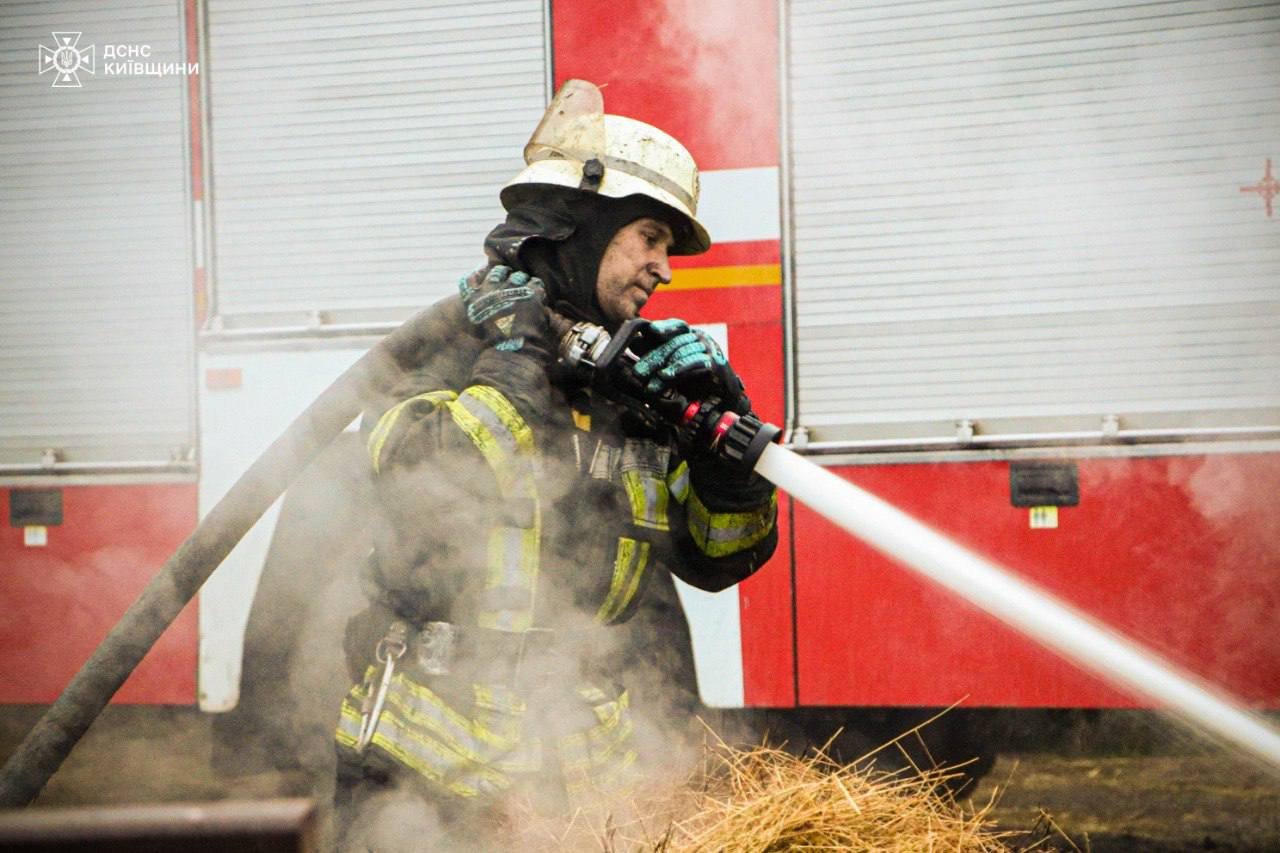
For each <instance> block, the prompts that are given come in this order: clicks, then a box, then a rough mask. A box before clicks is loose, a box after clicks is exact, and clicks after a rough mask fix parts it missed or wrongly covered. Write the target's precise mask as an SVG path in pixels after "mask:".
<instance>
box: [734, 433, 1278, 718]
mask: <svg viewBox="0 0 1280 853" xmlns="http://www.w3.org/2000/svg"><path fill="white" fill-rule="evenodd" d="M839 473H840V474H841V475H842V476H844V477H847V478H848V479H849V480H851V481H853V482H855V483H857V484H858V485H860V486H862V487H864V488H866V489H868V490H869V491H871V492H873V493H875V494H877V495H879V496H880V497H882V498H884V499H886V500H888V501H890V502H891V503H893V504H894V505H895V506H898V507H899V508H901V509H903V510H905V511H906V512H908V513H910V514H912V515H914V516H916V517H917V518H919V519H921V520H922V521H925V522H927V523H928V524H930V525H933V526H935V527H937V528H938V529H939V530H941V531H942V532H944V533H947V534H949V535H951V536H953V537H955V538H956V539H957V540H959V541H960V542H962V543H963V544H965V545H967V546H969V547H970V548H972V549H974V550H975V551H977V552H979V553H981V554H984V555H986V556H989V557H991V558H993V559H995V560H996V561H998V562H1000V563H1003V564H1004V565H1006V566H1008V567H1010V568H1012V569H1014V570H1015V571H1017V572H1018V573H1019V574H1021V575H1023V576H1025V577H1027V578H1029V579H1031V580H1033V581H1035V582H1037V583H1039V584H1040V585H1042V586H1043V587H1045V588H1047V589H1049V590H1051V591H1052V592H1054V593H1056V594H1057V595H1059V596H1060V597H1061V598H1063V599H1064V600H1066V601H1068V602H1070V603H1072V604H1075V605H1077V606H1079V607H1081V608H1083V609H1084V610H1086V611H1088V612H1089V613H1091V614H1093V615H1094V616H1096V617H1097V618H1099V619H1100V620H1102V621H1104V622H1106V623H1108V624H1110V625H1112V626H1114V627H1115V628H1117V629H1119V630H1121V631H1122V632H1124V633H1127V634H1128V635H1130V636H1132V637H1134V638H1136V639H1138V640H1140V641H1142V642H1143V643H1146V644H1148V645H1150V646H1151V647H1153V648H1156V649H1158V650H1159V651H1161V652H1162V653H1163V654H1164V655H1166V656H1167V657H1169V658H1171V659H1173V660H1175V661H1176V662H1178V663H1180V664H1181V665H1183V666H1184V667H1186V668H1188V669H1190V670H1191V671H1192V672H1194V673H1196V674H1199V675H1201V676H1203V677H1204V678H1206V679H1208V680H1209V681H1211V682H1213V683H1215V684H1219V685H1221V686H1223V687H1225V688H1226V689H1228V690H1229V691H1231V692H1233V693H1235V694H1237V695H1239V696H1241V697H1243V698H1245V699H1247V700H1249V701H1251V702H1252V703H1254V704H1257V705H1261V706H1268V707H1276V706H1280V656H1278V655H1277V654H1276V643H1275V638H1276V636H1277V635H1280V515H1277V513H1276V509H1277V506H1278V505H1277V495H1280V455H1261V454H1247V455H1246V454H1239V455H1214V456H1186V457H1180V456H1173V457H1162V458H1137V459H1088V460H1080V462H1079V473H1080V505H1079V506H1077V507H1068V508H1062V509H1061V510H1060V516H1059V524H1060V526H1059V527H1058V528H1057V529H1035V530H1033V529H1030V527H1029V525H1028V510H1026V509H1018V508H1015V507H1013V506H1011V505H1010V501H1009V466H1008V464H1007V463H1003V462H976V463H940V464H912V465H878V466H867V467H850V468H843V469H839ZM795 525H796V526H795V534H796V538H795V548H796V565H797V569H796V617H797V623H798V626H799V629H798V634H799V637H798V641H797V642H798V647H799V649H798V660H799V698H800V702H801V704H814V705H939V704H946V703H950V702H954V701H958V700H961V699H964V700H966V704H969V705H1006V706H1027V707H1033V706H1100V707H1108V706H1111V707H1123V706H1127V705H1132V704H1134V703H1133V700H1131V699H1129V698H1128V697H1125V696H1122V695H1120V694H1118V693H1117V692H1116V691H1114V690H1112V689H1110V688H1109V687H1107V686H1105V685H1103V684H1102V683H1100V682H1099V681H1098V680H1097V679H1095V678H1093V677H1091V676H1089V675H1086V674H1084V673H1082V672H1080V671H1079V670H1078V669H1076V668H1075V667H1074V666H1073V665H1071V664H1068V663H1066V662H1064V661H1063V660H1061V659H1060V658H1058V657H1057V656H1056V655H1054V654H1052V653H1050V652H1048V651H1044V650H1042V649H1041V648H1039V647H1038V646H1035V645H1034V644H1033V643H1032V642H1031V641H1029V640H1025V639H1023V638H1022V637H1021V636H1019V635H1017V634H1016V633H1014V632H1013V631H1012V630H1010V629H1007V628H1005V627H1003V626H1002V625H1000V624H998V623H997V622H996V621H995V620H994V619H992V618H991V617H988V616H986V615H985V614H982V613H980V612H979V611H977V610H976V609H974V608H973V607H971V606H969V605H968V604H965V603H963V602H960V601H959V600H957V599H955V598H954V597H953V596H951V595H950V594H949V593H947V592H945V591H943V590H941V589H939V588H936V587H934V586H932V585H931V584H929V583H928V582H927V581H924V580H921V579H918V578H917V577H916V576H915V575H914V574H911V573H909V572H908V571H906V570H904V569H902V568H901V567H899V566H898V565H897V564H895V563H893V562H891V561H890V560H888V559H887V558H884V557H882V556H880V555H879V554H877V553H875V552H873V551H871V549H870V548H869V547H867V546H865V545H863V544H862V543H860V542H857V541H855V540H854V539H852V538H851V537H849V536H848V535H847V534H845V533H843V532H841V531H838V530H836V529H834V528H833V527H832V526H831V525H830V524H828V523H827V522H825V521H824V520H822V519H820V518H819V517H818V516H817V515H816V514H815V513H813V512H812V511H810V510H808V509H805V508H798V509H797V513H796V521H795ZM744 631H745V629H744Z"/></svg>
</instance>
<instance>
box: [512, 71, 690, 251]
mask: <svg viewBox="0 0 1280 853" xmlns="http://www.w3.org/2000/svg"><path fill="white" fill-rule="evenodd" d="M524 161H525V163H527V164H528V165H527V166H526V167H525V168H524V170H523V171H522V172H520V174H518V175H516V176H515V178H514V179H513V180H512V181H511V182H510V183H508V184H507V185H506V186H504V187H503V188H502V193H501V198H502V204H503V206H504V207H506V208H508V209H510V208H511V207H512V205H514V204H517V203H519V200H520V198H521V196H522V195H523V194H522V193H521V191H520V190H521V188H522V187H525V186H530V185H536V184H550V185H552V186H559V187H572V188H575V189H582V190H588V191H594V192H598V193H600V194H601V195H604V196H609V197H611V198H626V197H627V196H634V195H643V196H648V197H649V198H651V199H655V200H656V201H659V202H661V203H662V204H664V205H666V206H667V207H669V208H671V209H672V210H673V211H675V212H676V213H677V214H679V215H680V218H681V219H683V220H686V221H687V223H688V226H689V227H688V228H687V229H682V230H683V231H684V232H685V233H683V234H677V235H676V242H675V244H674V245H673V246H672V247H671V254H673V255H696V254H698V253H700V252H705V251H706V250H707V249H709V248H710V247H711V237H710V236H709V235H708V234H707V229H706V228H705V227H703V225H702V223H701V222H699V221H698V216H697V213H698V165H697V164H696V163H694V162H693V156H692V155H691V154H690V153H689V151H688V149H686V148H685V147H684V146H683V145H681V144H680V143H679V142H677V141H676V139H675V138H674V137H672V136H671V135H669V134H667V133H664V132H663V131H661V130H659V129H658V128H656V127H654V126H653V125H651V124H645V123H644V122H642V121H636V120H635V119H632V118H627V117H625V116H615V115H606V114H605V112H604V97H603V96H602V95H601V94H600V89H599V88H597V87H596V86H595V85H594V84H592V83H588V82H587V81H585V80H569V81H567V82H566V83H565V84H564V85H563V86H561V87H560V91H559V92H557V93H556V96H555V97H554V98H552V99H551V105H550V106H548V107H547V111H546V113H545V114H544V115H543V116H542V121H540V122H538V127H537V128H536V129H535V130H534V131H533V136H532V137H530V138H529V144H528V145H526V146H525V147H524ZM530 188H532V186H530Z"/></svg>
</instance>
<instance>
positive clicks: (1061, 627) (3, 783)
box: [0, 312, 1280, 806]
mask: <svg viewBox="0 0 1280 853" xmlns="http://www.w3.org/2000/svg"><path fill="white" fill-rule="evenodd" d="M426 316H427V315H426V313H425V312H424V313H423V314H419V315H417V316H416V317H414V318H412V319H411V320H409V321H408V322H406V323H405V324H404V325H403V326H401V327H400V328H399V329H397V330H396V331H394V332H392V333H391V334H390V335H388V336H387V337H386V338H384V339H383V340H382V341H380V342H379V343H378V344H376V345H375V346H374V347H373V348H372V349H371V350H370V351H369V352H368V353H366V354H365V355H364V356H363V357H362V358H361V359H360V360H359V361H357V362H356V363H355V364H354V365H352V366H351V367H350V368H349V369H348V370H347V371H346V372H345V373H343V374H342V375H341V376H340V377H339V378H338V379H337V380H336V381H335V382H334V383H333V384H332V385H331V386H329V388H327V389H326V390H325V391H324V392H323V393H322V394H321V395H320V396H319V397H317V398H316V400H315V401H314V402H312V403H311V405H310V406H308V407H307V409H306V410H305V411H303V413H302V414H301V415H299V416H298V417H297V418H296V419H295V420H294V421H293V423H291V424H290V425H289V427H288V429H286V430H285V432H284V433H283V434H282V435H281V436H280V437H279V438H278V439H276V441H275V442H274V443H272V445H271V446H270V447H269V448H268V449H267V451H266V452H265V453H263V455H262V456H260V457H259V458H258V459H257V460H256V461H255V462H254V463H253V465H251V466H250V467H249V469H248V470H247V471H246V472H245V473H244V474H243V475H242V476H241V477H240V479H239V480H237V481H236V483H235V485H233V486H232V487H231V489H230V490H229V491H228V492H227V494H226V495H225V496H224V497H223V498H222V500H220V501H219V502H218V503H217V504H216V505H215V506H214V507H213V509H212V510H211V511H210V512H209V514H208V515H207V516H206V517H205V518H204V519H203V520H202V521H201V523H200V524H199V525H198V526H197V527H196V530H195V531H194V532H193V533H192V534H191V536H190V537H189V538H188V539H187V540H186V542H184V543H183V544H182V546H181V547H180V548H179V549H178V550H177V552H175V553H174V555H173V556H172V557H170V559H169V560H168V562H166V563H165V565H164V567H163V568H162V569H161V570H160V571H159V572H158V573H157V575H156V576H155V578H153V579H152V581H151V582H150V583H149V584H148V585H147V587H146V589H145V590H144V591H143V593H142V595H141V596H139V598H138V600H137V601H136V602H134V604H133V605H132V606H131V607H130V608H129V610H128V611H127V612H126V613H125V615H124V617H122V618H121V620H120V622H119V623H117V624H116V626H115V627H114V628H112V630H111V631H110V633H109V634H108V635H107V637H106V639H104V640H103V642H102V644H101V645H99V647H98V648H97V649H96V650H95V651H94V653H93V654H92V655H91V656H90V658H89V660H88V661H87V662H86V663H85V664H84V665H83V666H82V667H81V669H80V671H79V672H78V673H77V674H76V675H75V677H74V678H73V679H72V681H71V683H70V684H69V685H68V686H67V688H66V689H65V690H64V691H63V692H62V694H61V695H60V696H59V697H58V698H57V699H56V700H55V701H54V703H53V704H52V705H51V706H50V707H49V709H48V710H47V711H46V712H45V714H44V715H43V716H42V717H41V719H40V720H39V722H37V724H36V726H35V728H34V729H32V731H31V732H30V733H29V734H28V735H27V736H26V738H24V739H23V741H22V743H21V744H20V745H19V747H18V749H17V751H16V752H15V753H14V754H13V755H12V756H11V757H10V758H9V760H8V761H7V762H6V763H5V765H4V767H3V768H2V769H0V806H23V805H26V804H28V803H29V802H31V800H33V799H35V797H36V796H37V795H38V794H39V793H40V791H41V789H43V787H44V785H45V783H46V782H48V780H49V778H50V777H51V776H52V775H53V774H54V772H56V771H57V769H58V767H59V766H61V764H62V762H63V761H64V760H65V758H66V757H67V755H68V754H69V753H70V751H71V749H72V748H73V747H74V746H75V744H76V743H77V742H78V741H79V740H80V738H81V737H82V736H83V735H84V733H85V732H86V731H87V730H88V728H89V726H90V725H91V724H92V723H93V721H94V720H95V719H96V718H97V716H98V715H99V714H100V713H101V711H102V709H103V708H104V707H105V706H106V704H107V703H108V702H109V701H110V699H111V697H112V696H113V695H114V694H115V692H116V691H117V690H118V689H119V688H120V686H121V685H122V684H123V683H124V681H125V680H126V679H127V678H128V677H129V675H130V674H131V673H132V672H133V670H134V669H135V668H136V667H137V665H138V664H139V663H140V662H141V660H142V658H143V657H144V656H145V655H146V653H147V652H148V651H149V650H150V649H151V647H152V646H153V645H154V644H155V642H156V640H158V639H159V637H160V635H161V634H162V633H163V632H164V630H165V629H166V628H167V627H168V626H169V624H170V623H172V621H173V620H174V619H175V618H177V615H178V613H179V612H180V611H181V610H182V608H183V607H184V606H185V605H186V604H187V602H189V601H190V600H191V598H192V597H193V596H194V595H195V594H196V592H197V591H198V590H199V589H200V587H201V586H202V585H203V584H204V582H205V581H206V580H207V579H208V577H209V575H211V574H212V573H213V571H214V569H216V568H217V567H218V565H220V564H221V562H222V561H223V559H224V558H225V557H226V556H227V554H229V553H230V552H231V549H232V548H234V547H235V545H236V544H237V543H238V542H239V541H240V539H241V538H242V537H243V536H244V535H245V534H246V533H247V532H248V531H249V529H250V528H251V527H252V526H253V525H254V524H255V523H256V522H257V520H258V519H259V518H260V517H261V516H262V514H263V513H264V512H266V510H267V509H268V508H269V507H270V506H271V504H272V503H273V502H274V501H275V500H276V498H278V497H279V496H280V495H281V494H282V493H283V492H284V490H285V488H287V486H288V485H289V483H290V482H292V480H293V479H294V478H295V477H296V476H297V475H298V474H299V473H300V472H301V470H302V469H303V468H304V467H305V466H306V464H307V463H308V462H309V461H310V460H311V458H312V457H314V456H315V455H316V454H317V453H318V452H319V451H320V450H321V449H323V448H324V447H325V445H327V444H328V443H329V442H330V441H331V440H332V439H333V438H334V437H335V436H337V435H338V434H339V433H340V432H341V431H342V430H343V429H344V428H345V427H346V426H347V425H348V424H349V423H350V422H351V421H352V420H353V419H354V418H355V417H356V415H358V414H359V412H360V411H361V409H362V407H363V404H364V401H365V400H366V399H368V398H369V396H370V395H371V394H373V393H376V392H377V391H379V390H386V389H389V388H391V387H392V386H393V385H394V383H395V380H396V379H397V378H399V377H400V376H401V375H402V374H403V372H404V371H405V370H408V369H410V368H412V367H413V366H415V364H416V363H417V362H418V361H420V360H421V356H422V354H423V353H424V352H426V351H429V349H428V348H429V347H430V346H431V345H432V335H431V330H430V329H428V328H427V325H426V323H425V322H424V318H425V317H426ZM552 320H553V323H552V325H553V329H554V331H555V333H556V334H557V336H559V338H560V341H561V343H560V365H559V366H560V368H561V369H562V370H563V371H566V372H567V373H568V374H569V376H570V377H576V379H577V381H580V382H583V383H585V384H589V385H591V386H592V387H593V388H595V389H597V390H598V391H600V392H601V393H603V394H605V395H606V396H609V397H611V398H612V399H615V400H617V401H618V402H621V403H622V404H624V405H626V406H628V407H629V408H630V409H631V410H632V411H633V413H635V414H636V415H637V416H639V417H641V418H642V419H645V420H647V421H650V422H651V423H653V424H654V425H666V426H667V427H670V428H673V429H674V430H675V433H676V437H677V440H678V441H680V442H681V443H682V444H683V445H685V446H686V447H692V448H695V449H698V450H700V451H702V452H711V453H714V454H716V455H718V456H719V457H720V458H722V459H724V460H728V461H731V462H734V463H736V464H739V465H742V466H744V467H746V468H748V469H751V470H754V471H755V472H756V473H758V474H760V475H761V476H764V477H765V478H766V479H768V480H770V481H771V482H773V483H774V484H775V485H777V486H779V487H780V488H782V489H784V490H785V491H787V492H788V493H790V494H791V496H792V497H793V498H795V499H797V500H800V501H802V502H803V503H805V504H806V505H808V506H809V507H811V508H812V509H814V510H815V511H817V512H819V513H820V514H822V515H823V516H825V517H827V518H828V519H830V520H832V521H834V522H835V523H837V524H839V525H840V526H841V527H843V528H844V529H845V530H847V531H849V532H850V533H852V534H853V535H855V536H858V537H860V538H862V539H864V540H865V541H867V542H869V543H870V544H871V545H873V546H874V547H876V548H877V549H879V550H881V551H882V552H884V553H886V554H888V555H889V556H891V557H893V558H895V559H896V560H898V561H899V562H901V563H902V564H903V565H905V566H906V567H907V568H910V569H912V570H913V571H916V572H917V573H919V574H921V575H923V576H925V577H927V578H929V579H930V580H932V581H934V582H936V583H938V584H940V585H942V586H944V587H945V588H947V589H949V590H951V591H952V592H954V593H956V594H958V595H960V596H961V597H963V598H964V599H966V600H967V601H969V602H970V603H972V604H974V605H976V606H978V607H979V608H981V609H983V610H985V611H987V612H988V613H990V614H992V615H994V616H996V617H997V618H999V619H1001V620H1002V621H1004V622H1005V623H1007V624H1009V625H1011V626H1012V627H1014V628H1016V629H1017V630H1019V631H1021V632H1023V633H1024V634H1026V635H1027V636H1030V637H1032V638H1033V639H1035V640H1037V641H1038V642H1040V643H1041V644H1043V645H1045V646H1047V647H1048V648H1050V649H1052V650H1054V651H1056V652H1058V653H1059V654H1062V655H1063V656H1065V657H1067V658H1068V659H1070V660H1072V661H1073V662H1075V663H1077V664H1079V665H1081V666H1083V667H1085V668H1086V669H1089V670H1091V671H1093V672H1094V673H1096V674H1098V675H1100V676H1102V677H1104V678H1106V679H1107V680H1108V681H1110V682H1112V683H1113V684H1116V685H1118V686H1121V687H1123V688H1125V689H1127V690H1129V691H1130V692H1132V693H1135V694H1138V695H1141V696H1144V697H1147V698H1148V699H1150V700H1152V701H1153V702H1155V703H1156V704H1157V705H1159V706H1161V707H1163V708H1165V709H1167V710H1169V711H1171V712H1172V713H1173V714H1174V715H1175V716H1177V717H1179V718H1181V719H1182V720H1184V721H1186V722H1188V723H1190V724H1192V725H1193V726H1195V727H1197V728H1199V729H1201V730H1203V731H1207V732H1209V733H1211V734H1213V735H1215V736H1217V737H1219V738H1222V739H1223V740H1225V741H1227V742H1228V743H1231V744H1234V745H1235V746H1237V747H1239V748H1240V749H1242V750H1243V751H1244V752H1245V754H1247V755H1249V756H1251V757H1253V758H1254V759H1256V760H1260V761H1261V762H1262V763H1263V764H1264V765H1265V766H1267V767H1268V768H1269V769H1270V770H1271V771H1273V772H1276V771H1280V732H1277V731H1276V730H1275V729H1274V728H1273V727H1272V726H1270V725H1269V724H1267V723H1266V722H1265V721H1263V720H1262V719H1261V718H1259V717H1258V716H1256V715H1254V714H1251V713H1249V712H1247V711H1245V710H1244V709H1242V708H1241V707H1240V706H1239V705H1238V703H1235V702H1234V701H1232V700H1231V699H1230V698H1229V697H1226V696H1224V695H1222V694H1221V693H1220V692H1219V691H1216V690H1215V689H1213V688H1212V687H1210V686H1208V685H1206V684H1203V683H1200V682H1198V681H1197V680H1196V679H1194V678H1193V677H1191V676H1189V675H1185V674H1182V673H1180V672H1179V671H1178V670H1177V668H1176V667H1174V666H1173V665H1172V664H1170V663H1168V662H1166V661H1163V660H1161V659H1160V658H1159V657H1158V656H1156V655H1154V654H1153V653H1151V652H1150V651H1147V650H1145V649H1143V648H1142V647H1140V646H1139V645H1137V644H1136V643H1133V642H1132V641H1130V640H1128V639H1126V638H1124V637H1122V636H1120V635H1119V634H1117V633H1116V632H1114V631H1112V630H1111V629H1109V628H1107V627H1106V626H1103V625H1100V624H1097V623H1096V622H1094V621H1093V620H1091V619H1090V618H1089V617H1087V616H1086V615H1084V614H1082V613H1080V612H1079V611H1077V610H1075V609H1074V608H1072V607H1071V606H1070V605H1067V604H1065V603H1064V602H1061V601H1059V600H1058V599H1056V598H1054V597H1053V596H1052V595H1050V594H1049V593H1047V592H1045V591H1044V590H1041V589H1038V588H1036V587H1035V586H1033V585H1032V584H1030V583H1028V582H1026V581H1025V580H1022V579H1019V578H1017V577H1015V576H1014V575H1013V574H1011V573H1010V572H1009V571H1007V570H1005V569H1002V568H1000V567H998V566H996V565H995V564H993V563H991V562H989V561H987V560H985V559H984V558H982V557H980V556H978V555H976V554H973V553H971V552H969V551H967V550H966V549H964V548H962V547H961V546H959V545H957V544H956V543H954V542H952V541H951V540H949V539H947V538H946V537H944V536H942V535H941V534H939V533H937V532H935V531H933V530H931V529H929V528H928V527H926V526H925V525H923V524H921V523H920V522H918V521H915V520H914V519H912V518H910V517H909V516H907V515H906V514H905V513H902V512H901V511H899V510H897V509H895V508H894V507H892V506H890V505H888V504H887V503H885V502H883V501H881V500H880V499H878V498H876V497H874V496H873V495H871V494H869V493H867V492H865V491H863V490H861V489H859V488H858V487H856V486H854V485H853V484H852V483H849V482H848V481H846V480H843V479H842V478H840V477H837V476H836V475H834V474H831V473H830V472H828V471H826V470H825V469H823V468H821V467H820V466H818V465H814V464H813V463H811V462H808V461H807V460H805V459H803V458H802V457H800V456H798V455H796V454H794V453H792V452H790V451H788V450H786V449H785V448H783V447H780V446H778V445H776V444H775V443H774V442H775V441H776V439H777V438H778V437H779V435H780V432H781V431H780V430H779V428H778V427H776V426H774V425H773V424H768V423H764V422H762V421H760V420H759V418H757V417H756V416H755V415H754V414H745V415H740V414H737V413H735V412H732V411H725V410H722V409H721V408H720V407H719V405H718V401H717V400H715V399H714V398H708V399H704V400H689V399H686V398H684V397H682V396H680V395H679V394H677V393H675V392H671V391H668V392H667V393H666V394H664V395H662V396H660V397H658V398H650V397H646V395H644V394H642V393H640V389H642V387H643V382H642V381H641V380H639V379H637V378H636V377H635V376H634V374H632V373H631V372H630V369H631V367H633V366H634V365H635V363H636V362H637V361H638V360H639V356H640V355H641V354H642V352H637V350H636V346H637V343H638V342H640V341H642V340H643V338H644V332H645V330H646V327H647V323H646V321H643V320H632V321H629V322H628V323H626V324H624V325H623V326H622V328H620V329H619V330H618V331H617V332H616V333H615V334H613V335H610V334H609V333H608V332H607V331H605V330H604V329H602V328H600V327H598V326H592V325H591V324H587V323H578V324H570V323H568V322H567V321H564V320H563V318H556V317H554V316H553V318H552Z"/></svg>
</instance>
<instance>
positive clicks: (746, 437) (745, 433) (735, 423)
mask: <svg viewBox="0 0 1280 853" xmlns="http://www.w3.org/2000/svg"><path fill="white" fill-rule="evenodd" d="M726 421H727V422H728V423H726ZM781 434H782V429H781V428H780V427H778V426H775V425H774V424H771V423H766V422H764V421H762V420H760V419H759V418H758V417H756V416H755V415H754V414H753V413H751V412H748V413H747V414H745V415H739V414H738V413H736V412H725V413H724V414H723V415H722V416H721V417H720V421H719V423H717V424H716V432H715V438H714V439H713V441H712V444H711V449H712V450H714V451H716V452H717V453H719V454H720V455H721V456H723V457H724V458H725V459H728V460H729V461H730V462H736V463H738V464H740V465H742V467H743V468H744V469H745V470H747V471H752V470H755V467H756V463H757V462H759V461H760V454H762V453H764V449H765V447H767V446H768V445H770V444H772V443H773V442H775V441H777V440H778V436H780V435H781Z"/></svg>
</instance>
